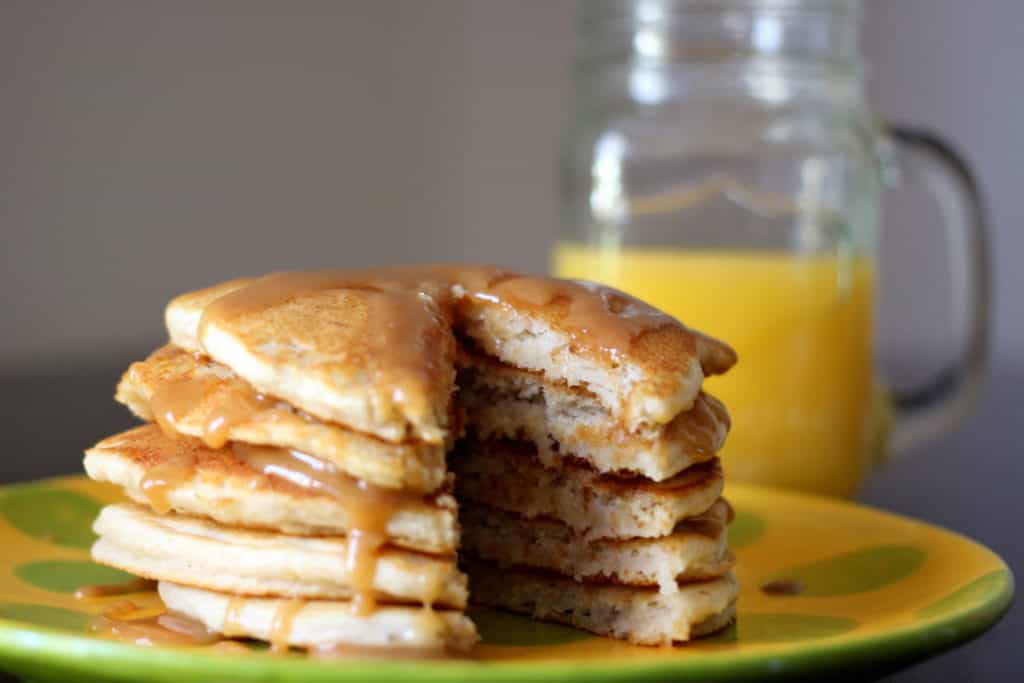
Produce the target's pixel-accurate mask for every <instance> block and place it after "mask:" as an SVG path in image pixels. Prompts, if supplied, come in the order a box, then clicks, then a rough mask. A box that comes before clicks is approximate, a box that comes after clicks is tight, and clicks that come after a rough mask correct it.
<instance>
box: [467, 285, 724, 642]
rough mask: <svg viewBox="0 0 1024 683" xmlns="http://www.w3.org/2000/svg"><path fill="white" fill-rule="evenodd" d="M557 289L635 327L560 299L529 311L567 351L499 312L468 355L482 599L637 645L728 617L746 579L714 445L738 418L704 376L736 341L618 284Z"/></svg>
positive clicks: (471, 545)
mask: <svg viewBox="0 0 1024 683" xmlns="http://www.w3.org/2000/svg"><path fill="white" fill-rule="evenodd" d="M577 288H578V289H577ZM566 290H568V291H566ZM561 291H562V292H563V298H564V299H566V300H569V301H572V299H571V298H570V297H571V296H572V295H573V294H575V296H578V297H584V296H586V294H587V293H592V294H596V295H597V296H599V297H603V298H604V304H603V306H606V307H608V308H609V309H610V310H618V311H619V312H620V315H621V316H622V318H621V319H625V320H628V321H630V323H631V324H632V325H634V326H636V327H634V328H633V331H632V333H631V334H630V336H629V338H628V339H629V341H624V340H623V336H622V335H623V330H622V329H621V328H620V327H617V326H613V325H610V324H609V323H608V322H607V321H602V320H600V319H599V318H595V317H593V316H591V317H589V318H588V317H582V316H581V318H582V319H579V320H577V321H576V322H573V321H572V316H573V315H574V312H573V310H572V304H563V305H562V306H561V307H554V308H551V309H535V310H533V311H530V315H531V317H532V318H534V323H535V324H534V325H532V326H531V327H532V330H533V333H534V335H535V336H534V337H533V339H532V342H531V344H537V345H541V346H542V347H543V348H544V349H545V351H547V350H548V349H551V350H553V352H554V353H557V354H561V353H564V352H563V351H562V349H568V350H569V354H567V355H566V357H565V358H564V359H563V360H561V361H560V362H559V363H558V364H557V366H556V365H554V364H550V363H549V362H548V361H547V357H548V356H547V354H545V355H538V354H531V353H530V351H531V349H530V348H529V347H525V346H524V347H521V348H519V349H516V348H515V345H514V342H512V343H510V339H513V338H514V337H512V335H510V334H509V331H508V330H507V329H502V327H501V323H500V322H498V321H495V320H488V321H487V323H486V324H487V326H488V328H489V330H488V333H487V334H479V333H478V334H477V335H475V339H484V340H487V339H489V340H491V341H490V343H488V344H486V345H482V346H477V347H476V349H474V350H472V351H466V350H464V351H463V352H462V353H461V354H460V357H459V367H460V371H459V378H458V385H459V396H460V401H461V404H462V405H463V406H464V407H465V410H466V424H467V436H466V438H465V439H464V440H463V441H462V442H460V444H459V445H458V446H457V447H456V450H455V452H454V453H453V455H452V456H451V457H450V461H449V466H450V468H451V469H452V471H453V472H454V473H455V481H456V488H455V490H456V497H457V498H458V499H459V505H460V510H461V511H460V519H461V522H462V528H463V534H462V549H463V550H462V552H463V555H464V557H465V562H464V567H465V569H466V571H467V573H468V574H469V577H470V594H471V596H472V600H473V601H474V602H476V603H479V604H484V605H491V606H496V607H501V608H505V609H509V610H513V611H516V612H522V613H525V614H529V615H532V616H534V617H535V618H538V619H544V620H550V621H556V622H561V623H564V624H569V625H572V626H575V627H577V628H582V629H585V630H588V631H592V632H594V633H598V634H601V635H605V636H611V637H616V638H622V639H625V640H629V641H631V642H634V643H639V644H648V645H650V644H670V643H673V642H679V641H686V640H689V639H690V638H692V637H694V636H699V635H702V634H706V633H710V632H712V631H715V630H718V629H719V628H721V627H722V626H724V625H726V624H728V623H729V622H731V621H732V619H733V617H734V614H735V598H736V593H737V585H736V581H735V579H734V578H733V575H732V573H731V572H730V569H731V566H732V564H733V558H732V555H731V554H730V552H729V550H728V543H727V539H726V525H727V524H728V523H729V522H730V521H731V518H732V517H731V515H732V512H731V509H730V508H729V505H728V503H726V501H725V500H724V499H723V498H721V494H722V488H723V477H722V469H721V466H720V464H719V462H718V459H717V458H716V456H715V454H716V452H717V451H718V450H719V449H720V448H721V446H722V444H723V442H724V439H725V437H726V434H727V432H728V429H729V417H728V414H727V413H726V411H725V409H724V407H723V406H722V405H721V403H719V402H718V401H717V400H716V399H714V398H713V397H711V396H709V395H707V394H705V393H703V392H701V391H700V389H701V385H702V380H703V376H704V375H705V374H711V373H719V372H724V371H725V370H727V369H728V368H729V367H730V366H731V365H732V364H733V363H734V362H735V357H734V354H733V352H732V351H731V350H730V349H728V347H725V346H724V345H722V344H720V343H719V342H716V341H714V340H710V339H708V338H706V337H703V336H702V335H699V334H696V333H693V332H690V331H688V330H685V328H682V327H681V326H679V325H678V323H675V321H671V322H668V321H669V320H671V319H668V318H667V316H664V315H663V314H661V313H658V312H657V311H655V310H654V309H651V308H650V307H648V306H646V305H645V304H642V303H641V302H638V301H636V300H635V299H630V298H628V297H625V296H624V295H622V294H621V293H617V292H614V291H612V290H607V289H604V288H600V289H595V288H587V287H583V286H581V285H578V284H574V285H562V286H561ZM576 305H577V306H579V304H576ZM576 315H577V316H579V315H580V314H579V313H576ZM482 317H483V318H485V319H486V318H487V317H492V318H500V316H499V315H497V314H496V312H493V311H491V312H485V313H484V314H483V316H482ZM539 321H543V324H541V325H537V324H536V323H537V322H539ZM558 328H561V329H563V330H565V329H567V330H568V331H569V332H570V334H568V335H565V334H564V333H563V335H562V338H558V335H556V334H554V333H553V332H552V331H551V330H553V329H558ZM637 330H639V332H637ZM572 332H575V334H576V336H575V337H574V336H573V334H571V333H572ZM545 336H550V337H552V338H548V339H545ZM582 339H585V340H586V341H587V345H586V346H585V345H583V344H581V343H579V342H580V340H582ZM547 353H548V354H550V353H552V351H548V352H547ZM556 368H557V369H556Z"/></svg>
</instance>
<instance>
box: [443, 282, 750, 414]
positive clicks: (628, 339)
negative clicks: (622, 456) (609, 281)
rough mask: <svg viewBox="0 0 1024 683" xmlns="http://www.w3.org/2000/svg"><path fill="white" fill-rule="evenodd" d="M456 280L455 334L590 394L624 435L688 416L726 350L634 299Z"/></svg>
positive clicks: (557, 286)
mask: <svg viewBox="0 0 1024 683" xmlns="http://www.w3.org/2000/svg"><path fill="white" fill-rule="evenodd" d="M469 272H471V273H473V278H472V279H470V278H466V277H462V278H461V279H460V281H458V282H457V284H456V293H457V294H458V295H459V306H458V309H457V310H458V316H457V318H456V330H457V331H458V332H459V333H460V334H461V335H463V336H465V337H468V338H469V339H471V340H472V341H473V342H474V344H475V345H476V346H478V348H479V349H481V350H482V351H484V352H486V353H487V354H489V355H491V356H493V357H495V358H497V359H499V360H501V361H502V362H504V363H506V364H509V365H513V366H516V367H519V368H524V369H527V370H534V371H538V372H541V373H543V375H544V377H545V378H547V379H548V380H549V381H563V382H565V383H567V384H568V385H569V386H580V387H584V388H586V389H588V390H589V391H590V392H591V393H593V394H594V395H595V396H596V397H597V398H598V399H600V401H601V402H602V403H603V404H604V406H605V408H606V409H607V410H609V411H610V412H611V413H612V415H613V416H615V418H616V420H618V421H621V422H622V424H623V425H624V426H625V428H626V429H627V430H629V431H636V430H640V429H644V428H647V427H650V426H652V425H659V424H666V423H668V422H670V421H671V420H672V419H673V418H674V417H675V416H676V415H678V414H679V413H680V412H683V411H686V410H689V409H690V407H691V406H692V405H693V402H694V400H696V398H697V394H698V392H699V391H700V387H701V383H702V382H703V380H704V377H705V376H706V375H712V374H720V373H723V372H725V371H726V370H728V369H729V368H730V367H732V365H733V364H734V363H735V362H736V353H735V351H733V350H732V349H731V348H730V347H729V346H727V345H726V344H723V343H722V342H720V341H718V340H716V339H712V338H711V337H708V336H706V335H704V334H701V333H699V332H695V331H693V330H690V329H689V328H687V327H686V326H685V325H683V324H682V323H681V322H679V321H678V320H676V319H675V318H673V317H671V316H669V315H667V314H665V313H662V312H661V311H659V310H657V309H656V308H654V307H652V306H650V305H649V304H647V303H644V302H643V301H640V300H639V299H636V298H634V297H631V296H629V295H628V294H625V293H623V292H620V291H619V290H616V289H613V288H611V287H606V286H604V285H599V284H595V283H593V282H587V281H582V280H560V279H556V278H547V277H533V276H527V275H522V274H518V273H510V272H508V271H495V272H493V273H491V274H489V275H488V277H487V278H486V279H481V278H480V276H479V275H478V274H476V273H475V272H474V271H472V270H471V271H469Z"/></svg>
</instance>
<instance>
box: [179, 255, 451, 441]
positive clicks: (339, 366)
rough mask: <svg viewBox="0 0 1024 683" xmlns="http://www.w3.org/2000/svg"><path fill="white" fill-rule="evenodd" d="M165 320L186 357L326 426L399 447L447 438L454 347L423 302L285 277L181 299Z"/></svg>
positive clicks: (440, 319) (333, 279) (359, 284)
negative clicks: (216, 365) (217, 366)
mask: <svg viewBox="0 0 1024 683" xmlns="http://www.w3.org/2000/svg"><path fill="white" fill-rule="evenodd" d="M346 284H348V285H349V286H348V287H347V288H341V287H344V286H345V285H346ZM166 320H167V324H168V329H169V332H170V335H171V339H172V340H173V341H174V343H175V344H176V345H177V346H179V347H181V348H184V349H187V350H190V351H201V352H203V353H205V354H207V355H209V356H210V357H211V358H213V359H214V360H216V361H218V362H220V363H223V364H224V365H226V366H228V367H229V368H231V369H232V370H233V371H234V372H235V373H237V374H238V375H239V376H240V377H241V378H242V379H244V380H245V381H246V382H248V383H249V384H251V385H252V386H253V387H255V388H256V389H257V390H259V391H260V392H263V393H265V394H269V395H271V396H275V397H277V398H280V399H282V400H284V401H287V402H288V403H291V404H292V405H294V406H295V407H297V408H300V409H302V410H303V411H305V412H307V413H309V414H311V415H315V416H316V417H318V418H320V419H322V420H325V421H328V422H336V423H338V424H341V425H344V426H347V427H350V428H352V429H355V430H358V431H362V432H366V433H369V434H373V435H375V436H378V437H380V438H382V439H386V440H388V441H392V442H402V441H405V440H407V439H411V438H414V439H417V440H421V441H426V442H428V443H433V444H441V443H443V442H444V440H445V438H446V436H447V430H448V419H449V412H450V409H449V400H450V397H451V394H452V389H453V386H454V379H455V372H454V369H453V367H452V364H453V362H454V354H455V340H454V337H453V335H452V332H451V329H450V326H449V324H448V321H447V319H446V318H445V317H444V316H443V315H442V311H441V309H440V307H439V306H438V304H437V303H436V302H435V301H434V300H432V299H431V298H430V297H429V296H420V295H419V293H418V292H417V291H406V290H401V289H396V288H387V289H381V288H372V287H368V286H366V285H365V284H364V282H363V280H361V279H358V278H353V277H351V276H344V277H342V276H334V275H331V274H329V273H323V274H317V273H282V274H278V275H270V276H267V277H264V278H260V279H258V280H252V281H248V282H247V281H235V282H233V283H230V284H228V285H220V286H216V287H213V288H210V289H207V290H200V291H198V292H192V293H189V294H185V295H183V296H180V297H178V298H176V299H174V300H173V301H171V303H170V304H168V307H167V314H166Z"/></svg>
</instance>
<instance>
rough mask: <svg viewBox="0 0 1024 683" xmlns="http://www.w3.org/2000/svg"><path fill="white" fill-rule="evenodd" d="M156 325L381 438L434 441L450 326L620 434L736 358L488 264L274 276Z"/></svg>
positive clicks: (621, 308) (651, 418)
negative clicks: (572, 391)
mask: <svg viewBox="0 0 1024 683" xmlns="http://www.w3.org/2000/svg"><path fill="white" fill-rule="evenodd" d="M166 320H167V324H168V329H169V332H170V335H171V339H172V341H173V342H174V343H175V344H176V345H177V346H179V347H181V348H184V349H187V350H191V351H203V352H205V353H206V354H208V355H209V356H211V357H212V358H214V359H215V360H217V361H219V362H221V363H223V364H225V365H227V366H229V367H230V368H232V369H233V370H234V371H235V372H236V373H238V375H239V376H241V377H242V378H243V379H245V380H246V381H248V382H249V383H251V384H252V385H253V386H255V387H256V388H257V389H259V390H260V391H263V392H265V393H268V394H271V395H273V396H277V397H279V398H282V399H285V400H287V401H288V402H290V403H292V404H294V405H295V406H297V407H299V408H301V409H303V410H305V411H306V412H308V413H311V414H313V415H316V416H317V417H320V418H321V419H324V420H328V421H332V422H338V423H340V424H344V425H346V426H349V427H352V428H354V429H358V430H360V431H366V432H370V433H373V434H376V435H378V436H380V437H382V438H385V439H388V440H392V441H400V440H403V439H404V438H406V437H408V436H415V437H416V438H420V439H422V440H425V441H428V442H431V443H441V442H442V441H443V437H444V435H445V433H446V421H447V417H448V410H447V399H448V396H449V394H450V390H451V387H452V381H453V378H452V373H451V371H452V367H451V365H452V359H453V354H454V337H453V336H452V331H453V330H452V329H450V328H451V327H453V328H454V333H455V334H457V335H459V336H461V337H464V338H467V339H469V340H472V342H473V344H474V345H476V346H477V347H478V348H480V349H481V350H483V351H484V352H486V353H488V354H490V355H492V356H494V357H495V358H497V359H499V360H501V361H502V362H504V363H506V364H509V365H513V366H516V367H520V368H524V369H528V370H534V371H537V372H540V373H542V374H543V375H544V377H545V378H547V379H548V380H549V381H563V382H565V383H567V384H568V385H570V386H580V387H584V388H586V389H588V390H589V391H590V392H591V393H592V394H594V395H595V396H596V397H597V398H598V399H599V400H600V401H601V402H602V404H603V405H604V407H605V409H606V410H608V411H609V412H610V413H611V414H612V415H613V416H614V417H615V418H616V420H617V421H620V422H622V424H623V425H624V427H625V428H626V429H627V430H629V431H636V430H639V429H644V428H648V427H650V426H651V425H659V424H666V423H668V422H671V421H672V419H673V418H674V417H675V416H676V415H677V414H679V413H680V412H683V411H686V410H689V409H690V407H692V405H693V402H694V401H695V400H696V398H697V395H698V393H699V391H700V387H701V383H702V381H703V378H704V377H705V376H706V375H710V374H717V373H721V372H725V371H726V370H728V369H729V368H730V367H731V366H732V365H733V364H734V363H735V361H736V354H735V352H734V351H733V350H732V349H731V348H729V347H728V346H727V345H725V344H723V343H722V342H719V341H717V340H715V339H712V338H710V337H708V336H706V335H703V334H701V333H699V332H695V331H692V330H690V329H689V328H687V327H686V326H685V325H683V324H682V323H680V322H679V321H677V320H676V319H674V318H672V317H671V316H668V315H666V314H665V313H662V312H660V311H658V310H657V309H655V308H653V307H651V306H649V305H648V304H646V303H644V302H642V301H640V300H638V299H635V298H633V297H630V296H629V295H627V294H624V293H622V292H620V291H618V290H614V289H611V288H609V287H604V286H602V285H596V284H593V283H588V282H581V281H570V280H559V279H556V278H547V277H534V276H528V275H523V274H521V273H515V272H512V271H507V270H502V269H498V268H489V267H474V266H412V267H405V268H386V269H376V270H364V271H347V272H346V271H335V272H330V271H325V272H319V273H278V274H274V275H269V276H266V277H264V278H260V279H258V280H251V281H232V282H230V283H225V284H224V285H218V286H216V287H213V288H209V289H206V290H200V291H198V292H192V293H189V294H185V295H183V296H180V297H178V298H176V299H174V300H173V301H172V302H171V303H170V304H169V306H168V309H167V315H166ZM282 340H285V341H284V342H282ZM396 359H397V360H398V362H395V361H396Z"/></svg>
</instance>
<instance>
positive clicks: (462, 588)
mask: <svg viewBox="0 0 1024 683" xmlns="http://www.w3.org/2000/svg"><path fill="white" fill-rule="evenodd" d="M93 530H94V531H95V532H96V533H97V534H98V535H99V537H100V538H99V540H98V541H97V542H96V543H95V545H93V548H92V556H93V559H94V560H96V561H97V562H99V563H101V564H106V565H109V566H113V567H117V568H118V569H122V570H124V571H126V572H130V573H132V574H136V575H138V576H142V577H145V578H148V579H154V580H157V581H173V582H175V583H181V584H186V585H189V586H195V587H197V588H205V589H209V590H214V591H221V592H226V593H232V594H240V595H251V596H269V597H282V598H307V599H309V598H319V599H333V600H349V599H351V598H352V596H353V590H352V576H351V571H350V569H349V566H348V563H347V562H346V554H347V552H348V539H346V538H342V537H325V538H305V537H301V536H285V535H282V534H280V533H277V532H268V531H254V530H244V529H238V528H232V527H225V526H222V525H219V524H217V523H215V522H211V521H209V520H205V519H200V518H196V517H183V516H180V515H174V514H169V515H157V514H155V513H153V512H150V511H149V510H147V509H145V508H142V507H140V506H137V505H128V504H119V505H108V506H107V507H105V508H103V510H102V511H101V512H100V515H99V517H97V519H96V522H95V523H94V524H93ZM374 571H375V573H374V576H373V578H372V582H373V583H372V585H373V589H374V591H375V593H376V596H375V597H376V600H377V602H378V603H383V602H387V603H396V602H397V603H414V604H417V605H419V604H423V603H429V604H436V605H444V606H446V607H458V608H462V607H465V605H466V578H465V576H463V575H462V574H461V573H460V572H459V571H458V570H457V569H456V568H455V557H454V556H448V557H436V556H433V555H423V554H421V553H416V552H410V551H408V550H401V549H397V548H391V547H385V548H384V549H382V550H381V552H380V554H379V555H378V557H377V561H376V563H375V568H374Z"/></svg>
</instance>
